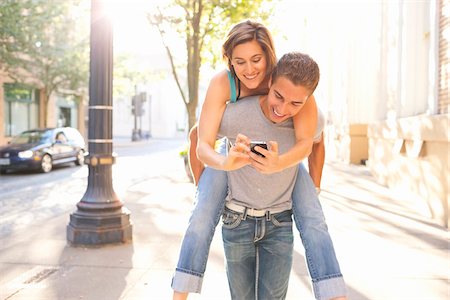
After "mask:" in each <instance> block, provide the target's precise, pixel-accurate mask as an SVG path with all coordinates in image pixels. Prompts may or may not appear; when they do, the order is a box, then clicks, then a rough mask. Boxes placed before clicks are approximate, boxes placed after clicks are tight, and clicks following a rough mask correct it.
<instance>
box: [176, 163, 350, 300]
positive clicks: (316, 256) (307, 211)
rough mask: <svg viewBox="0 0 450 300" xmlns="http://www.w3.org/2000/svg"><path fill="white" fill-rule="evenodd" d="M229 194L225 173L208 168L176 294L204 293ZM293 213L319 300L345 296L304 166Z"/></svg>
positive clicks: (182, 252)
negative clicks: (205, 279)
mask: <svg viewBox="0 0 450 300" xmlns="http://www.w3.org/2000/svg"><path fill="white" fill-rule="evenodd" d="M227 190H228V181H227V174H226V172H225V171H219V170H215V169H212V168H208V167H207V168H205V170H204V171H203V174H202V176H201V177H200V180H199V184H198V189H197V193H196V196H195V206H194V210H193V211H192V215H191V218H190V220H189V224H188V228H187V230H186V233H185V236H184V239H183V242H182V245H181V250H180V257H179V260H178V265H177V268H176V270H175V274H174V277H173V279H172V288H173V289H174V290H175V291H178V292H189V293H200V291H201V287H202V281H203V275H204V273H205V269H206V262H207V260H208V254H209V248H210V245H211V240H212V238H213V235H214V232H215V228H216V226H217V224H218V222H219V219H220V216H221V214H222V212H223V209H224V204H225V197H226V195H227ZM292 210H293V214H294V220H295V225H296V227H297V229H298V231H299V232H300V237H301V239H302V243H303V246H304V248H305V256H306V262H307V265H308V269H309V274H310V276H311V279H312V286H313V290H314V295H315V298H316V299H320V300H322V299H331V298H335V297H338V296H345V295H346V287H345V283H344V279H343V277H342V274H341V271H340V268H339V263H338V261H337V259H336V254H335V251H334V246H333V242H332V240H331V237H330V235H329V233H328V227H327V225H326V222H325V217H324V215H323V211H322V206H321V205H320V202H319V199H318V197H317V194H316V190H315V188H314V184H313V182H312V180H311V177H310V176H309V174H308V172H307V171H306V169H305V167H304V166H303V164H300V165H299V170H298V175H297V179H296V182H295V186H294V190H293V193H292Z"/></svg>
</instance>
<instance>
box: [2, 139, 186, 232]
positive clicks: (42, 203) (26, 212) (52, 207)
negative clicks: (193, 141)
mask: <svg viewBox="0 0 450 300" xmlns="http://www.w3.org/2000/svg"><path fill="white" fill-rule="evenodd" d="M183 143H184V140H183V139H152V140H149V141H142V142H135V143H131V142H124V141H122V142H121V143H120V144H117V145H115V146H114V152H115V153H117V155H118V157H117V161H116V164H115V165H114V166H113V180H114V190H115V191H116V193H117V194H118V196H119V199H122V198H121V196H123V194H124V193H125V190H126V188H127V187H129V186H131V185H133V184H137V183H139V182H142V181H145V180H148V179H149V178H152V177H155V176H159V175H160V174H161V172H162V171H163V169H167V168H180V169H182V168H183V165H182V160H181V158H180V157H179V156H178V152H179V150H180V149H181V147H182V145H183ZM87 177H88V167H87V166H81V167H79V166H74V165H73V164H67V165H63V166H55V168H54V169H53V170H52V171H51V172H50V173H46V174H42V173H37V172H16V173H8V174H6V175H1V176H0V238H3V237H5V236H7V235H10V234H11V233H13V232H14V231H15V230H18V229H23V228H25V227H27V226H32V225H35V224H39V223H40V222H43V221H45V220H47V219H51V218H53V217H56V216H59V215H62V214H65V215H67V214H69V213H70V212H72V211H73V210H75V205H76V203H77V202H78V201H80V199H81V198H82V196H83V194H84V192H85V191H86V186H87Z"/></svg>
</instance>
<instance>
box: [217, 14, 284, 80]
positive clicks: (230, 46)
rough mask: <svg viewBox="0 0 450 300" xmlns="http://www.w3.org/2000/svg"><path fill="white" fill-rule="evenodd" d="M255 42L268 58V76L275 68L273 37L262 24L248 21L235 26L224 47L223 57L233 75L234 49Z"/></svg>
mask: <svg viewBox="0 0 450 300" xmlns="http://www.w3.org/2000/svg"><path fill="white" fill-rule="evenodd" d="M253 40H255V41H257V42H258V44H259V45H260V46H261V48H262V50H263V51H264V54H265V56H266V62H267V66H266V76H268V75H270V74H271V73H272V70H273V69H274V68H275V65H276V63H277V58H276V55H275V47H274V46H273V40H272V35H271V34H270V32H269V30H268V29H267V28H266V27H265V26H264V25H262V24H261V23H258V22H254V21H251V20H247V21H244V22H241V23H238V24H236V25H234V27H233V28H232V29H231V30H230V32H229V33H228V35H227V38H226V40H225V42H224V43H223V45H222V55H223V57H224V58H225V59H227V60H228V68H229V69H230V71H231V72H232V73H233V75H235V74H234V70H233V66H232V65H231V56H232V54H233V50H234V48H235V47H236V46H238V45H240V44H244V43H247V42H250V41H253Z"/></svg>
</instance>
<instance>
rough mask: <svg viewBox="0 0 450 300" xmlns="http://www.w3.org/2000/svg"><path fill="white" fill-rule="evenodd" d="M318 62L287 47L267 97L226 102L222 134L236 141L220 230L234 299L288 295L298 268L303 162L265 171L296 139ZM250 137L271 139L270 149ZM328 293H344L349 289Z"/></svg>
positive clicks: (229, 157) (229, 163)
mask: <svg viewBox="0 0 450 300" xmlns="http://www.w3.org/2000/svg"><path fill="white" fill-rule="evenodd" d="M319 76H320V75H319V68H318V66H317V64H316V63H315V62H314V60H312V59H311V58H310V57H309V56H307V55H304V54H301V53H289V54H286V55H284V56H283V57H282V58H281V59H280V60H279V62H278V64H277V66H276V68H275V70H274V72H273V73H272V79H271V84H270V89H269V93H268V95H266V96H253V97H248V98H247V99H245V101H239V102H237V103H235V104H229V105H227V108H226V110H225V113H224V116H223V118H222V123H221V127H220V135H222V136H226V137H227V138H228V139H229V140H230V141H232V144H233V145H232V146H231V148H230V149H229V152H228V155H227V157H226V159H225V161H224V164H223V168H224V169H227V170H233V171H229V172H228V173H227V174H228V175H227V176H228V185H229V192H228V196H227V201H226V205H225V211H224V214H223V218H222V219H223V227H222V235H223V242H224V249H225V256H226V261H227V276H228V282H229V287H230V293H231V296H232V298H233V299H284V298H285V297H286V293H287V288H288V282H289V274H290V271H291V266H292V249H293V234H292V218H291V215H292V210H291V209H292V201H291V195H292V191H293V187H294V182H295V179H296V176H297V170H298V168H297V166H293V167H291V168H287V169H284V170H282V171H280V172H276V173H272V174H264V168H265V166H267V163H268V162H270V161H274V160H276V158H277V157H278V153H284V152H286V151H287V150H288V149H289V148H291V147H292V146H293V145H294V144H295V134H294V128H293V123H292V117H293V116H294V115H296V114H297V113H298V112H299V111H300V109H301V108H302V107H303V105H304V104H305V103H306V101H307V100H308V97H309V96H310V95H311V94H312V93H313V92H314V90H315V88H316V86H317V84H318V81H319ZM251 140H258V141H267V144H268V146H269V147H268V149H264V148H262V147H259V146H256V147H255V148H254V150H255V151H256V152H257V153H254V152H252V151H251V149H250V144H251ZM328 299H345V297H344V295H343V292H342V291H340V292H338V294H337V295H332V296H331V297H329V298H328Z"/></svg>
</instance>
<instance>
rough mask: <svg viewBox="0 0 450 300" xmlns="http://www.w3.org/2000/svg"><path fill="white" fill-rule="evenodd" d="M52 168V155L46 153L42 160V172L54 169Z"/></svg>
mask: <svg viewBox="0 0 450 300" xmlns="http://www.w3.org/2000/svg"><path fill="white" fill-rule="evenodd" d="M52 168H53V162H52V158H51V157H50V155H48V154H45V155H44V156H43V157H42V160H41V172H42V173H48V172H50V171H51V170H52Z"/></svg>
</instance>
